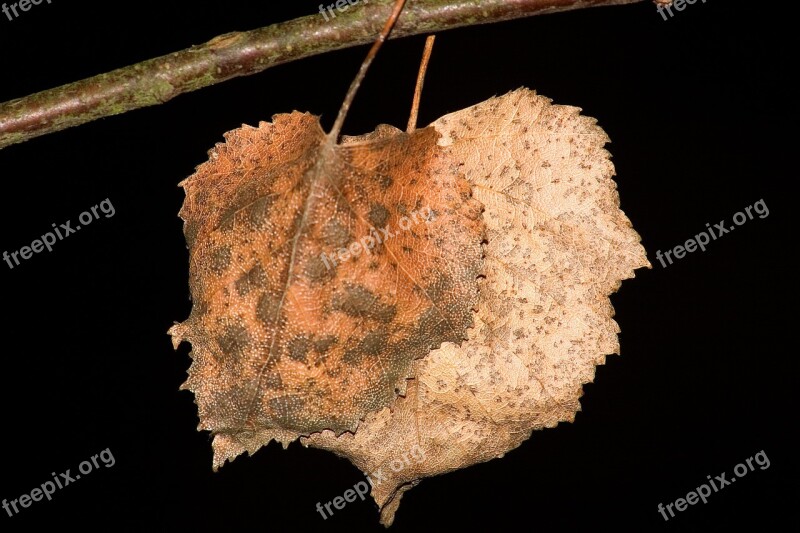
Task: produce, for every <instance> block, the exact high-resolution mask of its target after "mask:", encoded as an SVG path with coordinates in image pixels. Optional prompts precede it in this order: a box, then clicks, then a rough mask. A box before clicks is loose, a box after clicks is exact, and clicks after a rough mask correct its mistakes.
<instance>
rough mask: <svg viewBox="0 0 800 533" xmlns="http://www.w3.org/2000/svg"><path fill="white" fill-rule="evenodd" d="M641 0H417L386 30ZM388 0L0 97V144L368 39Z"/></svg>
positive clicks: (405, 32)
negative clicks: (29, 92)
mask: <svg viewBox="0 0 800 533" xmlns="http://www.w3.org/2000/svg"><path fill="white" fill-rule="evenodd" d="M639 1H641V0H417V1H412V2H409V3H408V5H407V6H406V8H405V10H404V11H403V14H402V15H401V16H400V20H399V21H398V23H397V26H396V27H395V29H394V30H393V33H392V38H397V37H405V36H409V35H416V34H421V33H433V32H438V31H442V30H447V29H450V28H457V27H460V26H470V25H476V24H485V23H490V22H499V21H504V20H511V19H516V18H522V17H527V16H531V15H537V14H545V13H555V12H559V11H567V10H572V9H580V8H586V7H595V6H609V5H620V4H631V3H634V2H639ZM392 4H393V0H371V1H370V2H369V3H366V2H361V3H360V4H357V5H355V6H351V7H350V9H348V11H347V12H346V13H339V14H338V16H337V17H336V18H330V17H329V18H330V20H327V21H326V20H325V17H323V16H322V14H320V13H315V14H314V15H310V16H307V17H302V18H299V19H295V20H292V21H289V22H282V23H279V24H274V25H272V26H267V27H265V28H261V29H257V30H253V31H248V32H235V33H228V34H225V35H220V36H219V37H216V38H214V39H212V40H211V41H209V42H207V43H205V44H202V45H198V46H193V47H191V48H188V49H186V50H182V51H180V52H175V53H172V54H169V55H165V56H162V57H157V58H155V59H150V60H147V61H143V62H141V63H137V64H135V65H131V66H128V67H123V68H120V69H117V70H114V71H111V72H108V73H105V74H100V75H98V76H94V77H92V78H87V79H85V80H81V81H78V82H74V83H70V84H67V85H62V86H61V87H56V88H54V89H49V90H46V91H42V92H39V93H36V94H32V95H30V96H26V97H24V98H18V99H16V100H11V101H8V102H5V103H3V104H0V148H4V147H6V146H9V145H12V144H15V143H20V142H24V141H27V140H29V139H33V138H34V137H38V136H40V135H45V134H48V133H53V132H56V131H60V130H63V129H66V128H71V127H72V126H78V125H80V124H85V123H86V122H90V121H92V120H95V119H98V118H102V117H107V116H111V115H118V114H121V113H125V112H126V111H131V110H133V109H138V108H140V107H146V106H151V105H157V104H161V103H164V102H167V101H168V100H171V99H172V98H174V97H176V96H178V95H179V94H183V93H186V92H190V91H194V90H197V89H200V88H202V87H208V86H209V85H213V84H215V83H219V82H221V81H225V80H229V79H232V78H236V77H238V76H246V75H249V74H255V73H257V72H261V71H262V70H265V69H267V68H269V67H272V66H275V65H280V64H282V63H287V62H289V61H294V60H297V59H301V58H304V57H309V56H312V55H316V54H322V53H325V52H330V51H332V50H339V49H342V48H347V47H351V46H357V45H361V44H368V43H371V42H373V41H374V39H375V36H376V35H377V34H378V32H379V31H380V29H381V27H382V25H383V24H384V23H385V21H386V19H387V17H388V16H389V13H390V12H391V9H392Z"/></svg>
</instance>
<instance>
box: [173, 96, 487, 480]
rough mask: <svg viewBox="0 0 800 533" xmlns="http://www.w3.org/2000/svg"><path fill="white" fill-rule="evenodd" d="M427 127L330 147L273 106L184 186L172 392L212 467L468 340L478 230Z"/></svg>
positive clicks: (329, 421) (477, 219)
mask: <svg viewBox="0 0 800 533" xmlns="http://www.w3.org/2000/svg"><path fill="white" fill-rule="evenodd" d="M437 137H438V135H437V133H436V132H435V131H434V129H433V128H426V129H423V130H417V131H416V132H414V133H413V134H405V133H402V132H398V131H396V130H394V129H391V128H382V129H379V130H377V131H376V132H375V133H373V134H371V135H369V136H365V137H364V138H363V139H361V140H360V141H359V142H357V143H352V144H350V145H348V146H341V145H337V144H336V143H335V140H334V139H331V138H330V136H327V135H325V133H324V132H323V131H322V129H321V128H320V125H319V121H318V119H317V118H316V117H313V116H311V115H308V114H302V113H297V112H295V113H292V114H285V115H276V116H275V117H273V122H271V123H265V122H262V123H261V124H260V125H259V126H258V127H257V128H253V127H249V126H244V127H242V128H241V129H238V130H234V131H231V132H228V133H227V134H226V135H225V139H226V142H225V143H224V144H218V145H217V146H216V148H215V149H214V150H212V151H211V152H209V156H210V160H209V161H208V162H207V163H204V164H202V165H200V166H199V167H198V168H197V171H196V173H195V174H194V175H193V176H191V177H190V178H188V179H187V180H185V181H184V182H183V183H182V184H181V185H182V186H183V187H184V189H185V191H186V201H185V203H184V206H183V209H182V210H181V213H180V214H181V217H182V218H183V219H184V220H185V227H184V232H185V235H186V239H187V243H188V245H189V249H190V286H191V293H192V299H193V301H194V305H193V308H192V313H191V315H190V316H189V318H188V319H187V320H186V321H185V322H183V323H182V324H177V325H175V326H174V327H173V328H172V329H171V330H170V333H171V335H172V336H173V343H174V345H175V346H176V347H177V345H178V344H179V343H180V342H181V341H182V340H188V341H190V342H191V343H192V348H193V351H192V353H191V356H192V358H193V363H192V365H191V368H190V370H189V378H188V380H187V381H186V383H185V384H184V386H183V388H187V389H189V390H191V391H192V392H194V394H195V401H196V403H197V405H198V408H199V413H200V426H199V429H204V430H209V431H211V432H212V434H213V435H214V448H215V450H217V452H216V456H217V459H215V466H218V465H219V464H221V462H222V461H223V460H224V457H230V456H235V455H236V454H238V453H241V452H242V451H244V450H245V449H247V448H248V447H252V446H255V447H256V448H257V447H258V446H260V445H262V444H266V443H267V442H269V438H267V440H263V439H262V436H263V435H264V434H265V432H266V431H269V430H274V431H278V432H282V433H281V434H282V435H283V436H284V437H285V438H286V436H287V435H289V434H290V433H291V434H295V435H298V434H299V435H302V434H310V433H312V432H314V431H320V430H323V429H330V430H334V431H336V432H342V431H345V430H350V431H353V430H355V429H356V426H357V424H358V421H359V420H360V419H362V418H363V417H364V416H365V415H366V414H367V413H369V412H372V411H376V410H379V409H381V408H383V407H385V406H387V405H389V404H390V403H391V402H392V401H393V400H394V399H395V397H396V396H397V394H402V393H405V388H406V382H407V378H408V377H410V373H411V365H412V362H413V360H414V359H417V358H420V357H424V356H425V355H427V354H428V353H429V351H430V350H431V349H432V348H437V347H438V346H439V345H440V344H441V343H442V342H444V341H450V342H455V343H460V342H461V341H462V340H463V339H465V338H466V329H467V328H468V327H469V326H470V325H471V324H472V322H473V316H474V313H473V309H474V307H475V305H476V302H477V277H478V275H479V274H480V273H481V272H482V250H481V241H482V240H483V238H484V226H483V222H482V220H481V216H480V211H481V206H480V204H479V203H478V202H477V201H475V200H474V199H472V198H471V193H470V187H469V185H468V183H467V182H466V181H465V180H464V178H463V176H461V175H459V173H458V167H457V165H453V164H452V161H450V160H449V159H448V158H446V157H444V156H443V154H444V152H445V150H443V149H442V148H441V147H438V146H437V145H436V142H437ZM387 231H388V233H387ZM345 249H349V250H350V252H349V253H348V252H347V251H346V250H345ZM348 255H349V257H348ZM254 443H258V444H257V445H256V444H254ZM221 450H224V451H221Z"/></svg>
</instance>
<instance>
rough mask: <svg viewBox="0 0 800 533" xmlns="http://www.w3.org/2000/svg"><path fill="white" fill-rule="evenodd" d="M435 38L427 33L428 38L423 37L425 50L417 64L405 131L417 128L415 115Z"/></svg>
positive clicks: (412, 130) (409, 131)
mask: <svg viewBox="0 0 800 533" xmlns="http://www.w3.org/2000/svg"><path fill="white" fill-rule="evenodd" d="M435 40H436V36H435V35H428V38H427V39H425V50H423V51H422V62H421V63H420V64H419V72H418V73H417V86H416V87H414V101H413V102H411V114H410V115H409V117H408V126H407V127H406V133H414V130H416V129H417V115H418V114H419V101H420V99H421V98H422V86H423V85H424V84H425V73H426V72H428V61H430V59H431V52H433V42H434V41H435Z"/></svg>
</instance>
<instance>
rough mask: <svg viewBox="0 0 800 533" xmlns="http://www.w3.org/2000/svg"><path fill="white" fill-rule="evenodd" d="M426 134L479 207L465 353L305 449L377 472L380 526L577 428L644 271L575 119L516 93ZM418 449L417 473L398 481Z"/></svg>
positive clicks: (604, 159)
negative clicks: (571, 425) (437, 484)
mask: <svg viewBox="0 0 800 533" xmlns="http://www.w3.org/2000/svg"><path fill="white" fill-rule="evenodd" d="M433 127H434V128H435V129H436V131H438V132H439V133H440V134H441V135H442V137H441V139H440V140H439V144H440V145H441V146H443V147H447V149H448V151H449V153H448V156H449V157H454V158H456V159H457V160H458V161H459V162H460V163H461V164H462V165H463V166H462V168H463V169H465V170H464V171H465V172H466V174H467V179H468V180H469V181H470V182H471V183H472V186H473V192H474V195H475V197H476V198H477V199H478V200H480V201H481V202H482V203H483V204H484V205H485V212H484V219H485V221H486V224H487V231H488V235H487V237H488V245H487V248H486V280H485V283H483V284H482V285H481V292H482V297H481V304H480V306H479V309H478V313H477V320H476V324H475V327H474V329H472V330H470V337H469V340H468V341H467V342H466V343H464V344H463V345H461V346H460V347H459V346H457V345H455V344H452V343H445V344H444V345H442V347H441V348H440V349H438V350H435V351H433V352H432V353H431V354H430V355H428V357H426V358H425V359H423V360H420V361H417V362H416V363H415V373H416V376H417V380H415V381H414V382H412V383H414V384H413V385H410V386H409V390H408V394H407V396H406V397H405V398H400V399H398V400H397V401H396V402H395V403H394V405H393V406H392V408H391V409H384V410H382V411H381V412H379V413H375V414H372V415H370V416H369V417H367V419H366V421H365V422H364V423H363V424H361V425H360V426H359V428H358V431H357V432H356V433H355V434H343V435H341V436H338V437H337V436H336V435H334V434H333V433H332V432H329V431H325V432H322V433H318V434H315V435H312V436H311V437H310V438H305V439H303V441H302V442H303V443H304V444H305V445H307V446H314V447H319V448H324V449H329V450H331V451H334V452H335V453H337V454H338V455H341V456H344V457H347V458H349V459H350V460H351V461H352V462H353V464H355V465H356V466H357V467H358V468H359V469H361V470H362V471H364V472H365V473H372V472H375V471H377V470H381V472H382V476H383V477H384V478H385V481H383V482H382V483H381V484H379V485H376V486H375V487H374V489H373V497H374V498H375V500H376V501H377V503H378V505H379V506H380V507H381V509H382V511H381V521H382V522H383V523H384V524H385V525H389V524H391V523H392V521H393V519H394V514H395V512H396V510H397V508H398V506H399V503H400V498H401V497H402V494H403V493H404V492H405V491H406V490H408V489H409V488H411V487H412V486H414V485H415V484H416V483H418V482H419V480H420V479H422V478H424V477H429V476H434V475H437V474H441V473H445V472H449V471H453V470H456V469H460V468H464V467H466V466H469V465H472V464H475V463H479V462H483V461H488V460H490V459H493V458H496V457H502V456H503V455H504V454H505V453H506V452H508V451H510V450H513V449H514V448H516V447H517V446H519V444H520V443H521V442H523V441H524V440H526V439H527V438H528V437H529V436H530V434H531V431H532V430H536V429H542V428H548V427H554V426H556V425H557V424H558V423H559V422H561V421H572V420H574V417H575V413H576V411H578V410H580V403H579V398H580V396H581V394H582V385H583V384H584V383H587V382H591V381H592V379H593V376H594V369H595V366H596V365H598V364H602V363H603V362H604V360H605V355H606V354H611V353H615V352H617V351H618V350H619V344H618V340H617V333H618V332H619V328H618V327H617V324H616V323H615V322H614V321H613V320H612V316H613V308H612V307H611V305H610V302H609V299H608V295H609V294H611V293H612V292H614V291H616V290H617V289H618V288H619V286H620V282H621V280H623V279H626V278H630V277H633V271H634V269H636V268H640V267H644V266H649V263H648V261H647V259H646V257H645V252H644V249H643V248H642V246H641V245H640V244H639V237H638V235H637V234H636V232H635V231H634V230H633V229H632V228H631V224H630V222H629V221H628V219H627V218H626V217H625V215H624V214H623V213H622V211H620V209H619V197H618V195H617V192H616V187H615V184H614V182H613V181H612V179H611V176H612V175H613V173H614V169H613V165H612V164H611V162H610V161H609V154H608V152H606V151H605V150H604V148H603V145H604V144H605V143H606V142H607V140H608V139H607V137H606V135H605V133H604V132H603V130H602V129H600V128H599V127H598V126H596V125H595V121H594V119H591V118H587V117H582V116H580V115H579V109H577V108H574V107H566V106H554V105H551V104H550V100H548V99H547V98H544V97H541V96H538V95H536V94H535V93H534V92H533V91H529V90H526V89H521V90H518V91H514V92H512V93H509V94H507V95H505V96H503V97H499V98H492V99H490V100H488V101H486V102H483V103H481V104H478V105H476V106H473V107H470V108H467V109H464V110H461V111H458V112H456V113H452V114H450V115H447V116H444V117H442V118H440V119H439V120H437V121H436V122H435V123H434V124H433ZM273 436H274V437H275V438H276V439H279V440H283V441H284V443H285V442H286V440H287V439H286V435H280V434H277V433H275V434H273ZM414 446H419V447H420V449H421V450H422V451H423V453H424V457H425V460H424V461H420V462H411V463H410V464H407V465H406V466H405V467H404V468H402V469H398V470H395V469H394V468H393V465H395V464H398V463H395V461H397V460H398V459H400V458H401V457H403V456H405V455H407V454H408V451H409V450H410V449H412V448H413V447H414ZM479 490H482V489H479Z"/></svg>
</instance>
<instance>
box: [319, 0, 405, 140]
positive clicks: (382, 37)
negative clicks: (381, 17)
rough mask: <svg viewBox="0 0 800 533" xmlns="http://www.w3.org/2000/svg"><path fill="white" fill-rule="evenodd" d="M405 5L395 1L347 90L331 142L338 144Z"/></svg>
mask: <svg viewBox="0 0 800 533" xmlns="http://www.w3.org/2000/svg"><path fill="white" fill-rule="evenodd" d="M405 4H406V0H395V3H394V8H393V9H392V14H391V15H389V18H388V19H387V20H386V24H384V26H383V29H382V30H381V33H380V34H379V35H378V38H377V39H376V40H375V42H374V43H373V44H372V48H370V49H369V53H368V54H367V57H365V58H364V61H363V62H362V63H361V68H359V69H358V74H356V77H355V78H353V83H351V84H350V88H349V89H348V90H347V95H346V96H345V97H344V102H342V107H340V108H339V114H338V115H337V116H336V121H335V122H334V123H333V127H332V128H331V131H330V133H329V134H328V138H329V139H330V140H331V142H333V143H336V142H337V141H338V140H339V133H340V132H341V131H342V125H344V119H345V117H346V116H347V112H348V111H349V110H350V106H351V105H353V99H354V98H355V97H356V93H357V92H358V88H359V87H361V82H362V81H364V76H366V75H367V70H369V66H370V65H371V64H372V61H373V60H374V59H375V56H376V55H378V50H380V49H381V46H382V45H383V43H384V42H385V41H386V39H388V38H389V34H390V33H391V32H392V28H394V25H395V24H396V23H397V19H398V18H399V17H400V12H401V11H403V6H404V5H405Z"/></svg>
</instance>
